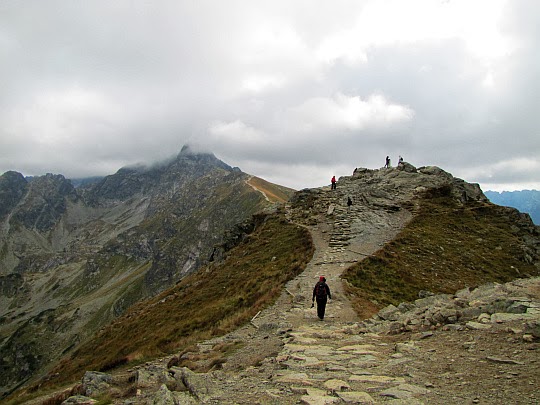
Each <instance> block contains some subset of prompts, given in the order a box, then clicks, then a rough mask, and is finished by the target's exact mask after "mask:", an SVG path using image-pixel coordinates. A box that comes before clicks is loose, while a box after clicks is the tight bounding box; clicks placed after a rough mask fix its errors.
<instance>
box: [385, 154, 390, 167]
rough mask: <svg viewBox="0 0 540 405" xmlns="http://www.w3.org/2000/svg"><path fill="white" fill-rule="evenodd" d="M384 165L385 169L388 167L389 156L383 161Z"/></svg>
mask: <svg viewBox="0 0 540 405" xmlns="http://www.w3.org/2000/svg"><path fill="white" fill-rule="evenodd" d="M384 167H386V168H387V169H388V168H389V167H390V156H386V162H385V163H384Z"/></svg>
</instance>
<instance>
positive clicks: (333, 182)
mask: <svg viewBox="0 0 540 405" xmlns="http://www.w3.org/2000/svg"><path fill="white" fill-rule="evenodd" d="M330 181H331V182H332V188H331V189H332V190H335V189H336V176H332V180H330Z"/></svg>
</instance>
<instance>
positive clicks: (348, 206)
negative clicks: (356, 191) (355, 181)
mask: <svg viewBox="0 0 540 405" xmlns="http://www.w3.org/2000/svg"><path fill="white" fill-rule="evenodd" d="M351 205H352V200H351V197H347V208H349V209H350V208H351Z"/></svg>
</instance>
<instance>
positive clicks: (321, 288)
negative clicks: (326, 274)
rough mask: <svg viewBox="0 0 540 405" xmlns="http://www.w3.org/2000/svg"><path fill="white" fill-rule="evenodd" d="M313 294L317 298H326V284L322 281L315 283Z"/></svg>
mask: <svg viewBox="0 0 540 405" xmlns="http://www.w3.org/2000/svg"><path fill="white" fill-rule="evenodd" d="M315 295H316V296H317V298H326V284H325V283H324V282H322V281H319V282H318V283H317V287H316V289H315Z"/></svg>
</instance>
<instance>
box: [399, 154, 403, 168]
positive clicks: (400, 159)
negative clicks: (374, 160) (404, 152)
mask: <svg viewBox="0 0 540 405" xmlns="http://www.w3.org/2000/svg"><path fill="white" fill-rule="evenodd" d="M402 164H403V158H402V157H401V156H400V157H399V161H398V166H401V165H402Z"/></svg>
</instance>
